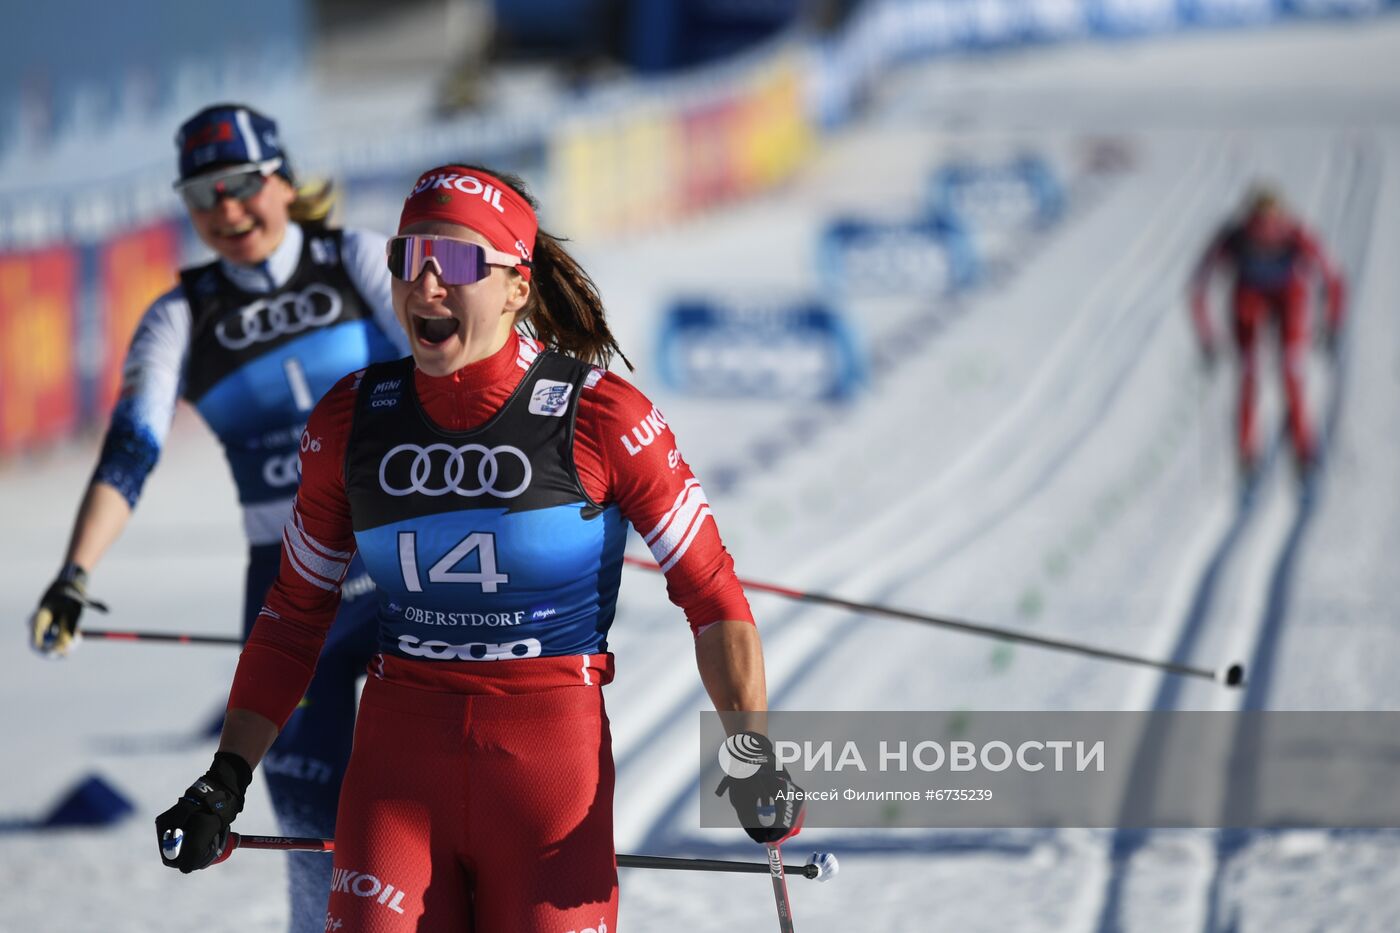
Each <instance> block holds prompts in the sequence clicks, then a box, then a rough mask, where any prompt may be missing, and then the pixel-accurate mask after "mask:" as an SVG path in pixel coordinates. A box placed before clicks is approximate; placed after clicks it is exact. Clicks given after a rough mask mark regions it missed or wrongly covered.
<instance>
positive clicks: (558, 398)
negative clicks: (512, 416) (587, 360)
mask: <svg viewBox="0 0 1400 933" xmlns="http://www.w3.org/2000/svg"><path fill="white" fill-rule="evenodd" d="M573 391H574V387H573V386H572V385H570V384H569V383H567V382H555V381H554V380H553V379H541V380H540V381H539V382H537V383H535V391H534V392H532V393H530V414H532V415H544V416H545V417H548V418H562V417H564V413H565V412H567V411H568V410H569V393H571V392H573Z"/></svg>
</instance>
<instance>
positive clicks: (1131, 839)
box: [1095, 144, 1379, 933]
mask: <svg viewBox="0 0 1400 933" xmlns="http://www.w3.org/2000/svg"><path fill="white" fill-rule="evenodd" d="M1338 148H1339V145H1338V144H1334V145H1333V146H1332V147H1330V149H1329V153H1328V155H1329V157H1330V156H1335V155H1336V154H1337V150H1338ZM1346 156H1347V161H1348V169H1349V173H1348V174H1347V175H1346V176H1345V177H1344V178H1343V179H1341V184H1340V185H1339V187H1341V188H1342V189H1343V190H1344V191H1345V192H1346V196H1345V197H1344V198H1337V199H1331V200H1330V201H1328V202H1326V203H1329V204H1340V205H1341V208H1340V209H1339V210H1338V216H1337V217H1336V218H1333V219H1332V222H1330V223H1329V224H1327V226H1328V227H1333V226H1336V225H1337V224H1340V223H1344V222H1345V221H1346V219H1347V217H1348V215H1349V213H1351V211H1350V209H1351V208H1352V206H1353V201H1354V200H1355V199H1356V198H1357V196H1358V193H1359V192H1361V191H1363V188H1362V181H1363V180H1364V178H1365V172H1366V168H1367V167H1366V166H1365V165H1364V164H1362V162H1363V156H1364V154H1361V153H1354V152H1348V153H1346ZM1329 174H1330V173H1327V172H1323V173H1321V174H1320V175H1319V176H1318V177H1319V178H1327V177H1328V175H1329ZM1378 188H1379V173H1378V171H1377V173H1376V180H1375V183H1374V184H1373V185H1372V186H1371V190H1370V191H1369V192H1368V193H1367V194H1366V195H1365V196H1364V197H1363V201H1366V203H1369V204H1370V205H1371V209H1372V212H1373V210H1374V196H1375V193H1376V190H1378ZM1372 223H1373V219H1372V216H1371V214H1370V213H1368V215H1367V218H1366V220H1365V221H1364V223H1361V224H1359V225H1353V227H1352V228H1350V229H1346V230H1342V231H1335V230H1328V232H1329V234H1332V235H1331V236H1329V237H1328V238H1327V239H1328V240H1329V241H1331V242H1338V240H1339V239H1340V234H1349V236H1348V240H1347V243H1346V246H1345V247H1344V248H1340V249H1338V250H1337V252H1338V253H1339V254H1340V255H1341V256H1343V257H1347V258H1352V259H1353V260H1354V261H1352V262H1348V263H1346V264H1345V267H1344V268H1345V269H1346V272H1347V274H1348V276H1349V277H1351V278H1352V280H1353V281H1355V282H1357V283H1360V282H1361V281H1362V280H1363V279H1362V277H1363V275H1364V271H1365V260H1366V246H1367V245H1368V243H1369V239H1368V237H1369V233H1370V229H1371V225H1372ZM1359 293H1360V289H1359V288H1358V289H1357V290H1356V293H1355V294H1353V295H1352V299H1351V301H1352V307H1353V308H1356V307H1359V302H1357V301H1356V297H1357V295H1359ZM1353 326H1354V325H1353ZM1345 372H1346V368H1345V358H1343V359H1342V360H1341V361H1339V365H1338V368H1337V380H1336V385H1334V388H1333V391H1332V392H1331V393H1330V394H1329V400H1328V404H1327V406H1326V416H1325V422H1324V424H1323V425H1322V427H1323V430H1322V431H1321V432H1319V434H1320V437H1319V440H1320V441H1321V443H1320V444H1319V447H1320V450H1321V460H1322V465H1321V466H1320V468H1319V470H1318V471H1317V472H1316V473H1315V474H1314V475H1313V477H1312V478H1311V479H1310V481H1309V488H1308V489H1307V490H1305V493H1304V495H1303V496H1302V498H1301V500H1300V504H1299V507H1298V508H1297V510H1296V514H1295V515H1294V516H1293V518H1292V520H1291V521H1289V522H1287V523H1285V525H1286V527H1287V528H1288V531H1287V532H1286V533H1285V534H1284V535H1283V536H1282V538H1281V539H1277V538H1274V539H1268V540H1265V541H1263V542H1261V543H1260V544H1259V545H1258V548H1259V549H1260V550H1266V549H1269V548H1277V556H1276V557H1275V558H1273V559H1272V560H1271V561H1270V562H1269V563H1270V564H1271V565H1272V569H1271V570H1270V571H1269V572H1268V573H1266V574H1264V575H1263V579H1264V581H1265V587H1266V594H1267V598H1266V602H1265V608H1264V610H1263V624H1261V625H1260V626H1258V628H1257V630H1256V631H1255V633H1254V636H1253V639H1252V644H1251V645H1250V648H1249V651H1248V656H1249V661H1248V664H1247V667H1246V672H1247V682H1246V685H1245V688H1244V691H1243V695H1242V697H1241V704H1240V705H1241V708H1243V709H1252V710H1258V709H1263V708H1264V703H1265V700H1266V696H1267V691H1268V684H1269V679H1270V665H1269V662H1270V659H1271V657H1272V652H1273V649H1274V647H1275V644H1276V642H1277V633H1278V630H1279V628H1280V627H1281V626H1282V624H1283V622H1284V617H1285V615H1286V612H1287V594H1288V581H1289V579H1290V576H1291V573H1292V571H1293V566H1294V562H1295V558H1296V555H1297V553H1298V550H1299V547H1300V545H1301V542H1302V540H1303V537H1304V535H1305V533H1306V529H1307V527H1308V526H1309V524H1310V521H1311V519H1312V516H1313V514H1314V511H1315V508H1314V507H1315V505H1316V503H1317V501H1318V497H1317V495H1316V492H1317V489H1318V487H1319V486H1320V484H1321V482H1322V480H1324V479H1325V468H1326V467H1325V464H1326V459H1327V457H1326V454H1327V449H1328V446H1329V445H1330V440H1331V436H1332V434H1333V431H1334V429H1335V425H1336V421H1337V418H1338V417H1339V410H1340V405H1341V395H1342V389H1343V388H1344V385H1345ZM1283 446H1284V439H1283V437H1282V435H1281V434H1280V433H1278V432H1275V433H1273V434H1272V435H1271V438H1270V442H1269V446H1268V450H1267V453H1266V455H1265V456H1264V458H1262V460H1261V466H1260V469H1259V474H1258V475H1257V476H1256V478H1255V479H1254V481H1253V484H1252V488H1251V489H1250V490H1247V491H1246V493H1245V494H1244V496H1243V497H1242V499H1241V501H1240V503H1239V506H1238V508H1237V509H1236V513H1235V515H1234V517H1233V519H1232V520H1231V522H1230V524H1229V526H1228V527H1227V528H1226V529H1225V531H1224V533H1223V534H1222V536H1221V538H1220V541H1219V543H1218V544H1217V546H1216V548H1215V549H1214V552H1213V553H1212V556H1211V558H1210V559H1209V560H1208V561H1207V563H1206V565H1205V567H1204V568H1203V570H1202V572H1201V574H1200V577H1199V580H1198V582H1197V584H1196V586H1195V588H1194V593H1193V596H1192V599H1191V604H1190V609H1189V610H1188V612H1187V613H1186V615H1185V617H1184V620H1183V624H1182V626H1181V628H1180V629H1179V630H1178V633H1177V645H1176V648H1175V650H1174V651H1173V652H1172V660H1175V661H1183V662H1185V661H1189V660H1190V659H1191V656H1192V653H1193V651H1194V650H1195V648H1196V643H1197V641H1198V640H1199V639H1200V638H1201V636H1202V635H1203V634H1204V632H1205V631H1206V630H1207V629H1208V628H1211V626H1209V625H1208V624H1207V623H1208V620H1209V619H1210V618H1211V615H1212V609H1213V607H1214V606H1215V603H1216V594H1217V591H1218V588H1219V587H1220V585H1221V582H1222V580H1224V579H1225V578H1226V572H1227V570H1228V567H1229V565H1230V564H1231V563H1232V562H1233V560H1235V559H1237V558H1242V557H1243V556H1244V554H1243V552H1238V553H1237V549H1238V548H1239V546H1240V544H1241V542H1243V541H1245V540H1247V536H1246V532H1247V531H1248V529H1249V527H1250V525H1251V523H1252V522H1254V523H1257V522H1256V519H1257V520H1260V521H1262V517H1261V516H1262V509H1261V503H1263V502H1265V499H1264V496H1265V495H1266V494H1268V493H1269V492H1270V491H1271V490H1268V489H1265V488H1264V484H1265V483H1266V482H1268V481H1270V480H1272V481H1273V484H1274V486H1275V487H1276V486H1277V483H1278V482H1280V481H1281V480H1280V479H1279V478H1278V477H1276V476H1273V475H1272V474H1273V473H1274V471H1275V470H1277V469H1279V468H1280V467H1279V466H1278V463H1279V461H1280V460H1281V459H1282V460H1287V458H1286V457H1283V456H1281V449H1282V447H1283ZM1285 468H1286V467H1285ZM1283 481H1284V482H1286V480H1283ZM1261 668H1262V672H1263V673H1262V676H1261ZM1184 690H1185V685H1184V684H1183V683H1182V681H1181V680H1180V679H1179V678H1174V677H1171V676H1170V675H1162V676H1161V677H1160V678H1159V686H1158V690H1157V695H1156V698H1155V699H1154V701H1153V704H1152V707H1151V708H1152V709H1153V710H1170V709H1175V708H1177V706H1178V704H1179V702H1180V700H1181V695H1182V692H1183V691H1184ZM1160 748H1161V746H1160V744H1158V743H1153V742H1150V741H1146V740H1144V741H1143V742H1141V743H1140V745H1139V751H1138V753H1137V756H1136V758H1135V762H1134V766H1133V772H1132V777H1131V778H1130V784H1129V786H1130V787H1134V788H1139V787H1141V786H1142V785H1145V786H1146V790H1147V791H1148V792H1150V791H1151V788H1152V778H1151V775H1152V773H1153V772H1154V771H1155V770H1156V765H1155V757H1156V754H1157V753H1158V752H1159V751H1160ZM1150 836H1151V833H1150V831H1143V830H1115V831H1113V836H1112V838H1111V841H1110V843H1109V851H1108V853H1107V855H1108V860H1109V865H1110V872H1109V876H1108V881H1107V886H1106V890H1105V893H1104V896H1103V898H1102V900H1101V907H1100V912H1099V919H1098V922H1097V923H1096V924H1095V929H1096V930H1097V931H1098V933H1118V931H1120V930H1123V929H1125V927H1124V926H1123V918H1122V916H1121V913H1122V910H1123V908H1124V901H1123V896H1124V886H1125V885H1126V883H1127V881H1128V875H1129V873H1130V871H1131V868H1132V859H1133V856H1134V855H1136V854H1137V853H1138V852H1140V851H1142V850H1143V849H1144V848H1145V847H1146V846H1147V844H1148V841H1149V839H1150ZM1241 838H1242V836H1241V835H1238V834H1230V833H1219V834H1217V837H1216V843H1215V846H1214V854H1215V864H1214V868H1213V869H1212V870H1211V875H1210V878H1209V880H1208V881H1207V891H1206V916H1205V918H1204V926H1203V929H1204V931H1205V933H1213V931H1215V930H1216V929H1217V928H1218V919H1217V912H1218V901H1219V896H1220V895H1219V887H1220V885H1221V883H1222V881H1223V878H1224V873H1225V871H1226V868H1227V863H1228V860H1229V858H1230V857H1231V855H1232V854H1233V853H1234V852H1235V851H1237V850H1238V848H1239V847H1240V845H1241ZM1236 923H1237V918H1233V917H1232V918H1231V919H1230V921H1229V926H1228V929H1234V928H1235V926H1236Z"/></svg>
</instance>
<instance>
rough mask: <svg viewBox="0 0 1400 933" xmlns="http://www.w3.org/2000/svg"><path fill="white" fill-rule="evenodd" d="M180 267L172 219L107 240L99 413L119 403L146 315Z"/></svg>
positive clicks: (102, 268)
mask: <svg viewBox="0 0 1400 933" xmlns="http://www.w3.org/2000/svg"><path fill="white" fill-rule="evenodd" d="M179 268H180V238H179V227H178V225H177V224H176V223H175V222H173V221H172V222H166V223H161V224H157V225H155V226H151V227H146V228H145V229H142V230H137V231H135V232H132V233H127V234H123V235H121V236H117V237H113V238H112V239H111V240H109V241H108V242H107V243H105V244H104V245H103V246H102V249H101V258H100V259H99V261H98V276H99V279H98V292H97V294H98V303H99V308H100V319H101V321H102V329H103V335H102V368H101V371H100V373H101V374H100V375H99V377H98V380H99V381H98V385H97V402H96V415H97V417H98V418H105V417H106V416H107V414H108V413H109V412H110V411H111V410H112V405H113V404H115V403H116V400H117V391H118V390H119V389H120V388H121V376H122V361H123V360H124V359H125V358H126V351H127V347H128V346H129V345H130V343H131V335H132V334H133V333H135V331H136V325H137V324H138V323H139V322H140V320H141V315H142V314H143V313H144V312H145V310H146V308H147V307H148V306H149V305H150V303H151V302H152V301H153V300H155V298H157V297H158V296H159V295H160V294H161V293H163V292H165V291H167V290H168V289H170V288H171V287H172V286H173V285H174V284H175V276H176V274H177V273H178V272H179Z"/></svg>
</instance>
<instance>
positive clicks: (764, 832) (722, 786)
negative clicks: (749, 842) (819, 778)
mask: <svg viewBox="0 0 1400 933" xmlns="http://www.w3.org/2000/svg"><path fill="white" fill-rule="evenodd" d="M777 760H778V759H777V756H776V755H775V754H774V753H773V743H772V742H770V741H769V740H768V736H766V735H763V734H761V733H758V732H737V733H735V734H734V735H731V736H730V737H729V738H728V739H726V740H725V742H724V748H723V749H722V750H721V751H720V765H721V766H722V767H723V768H724V772H725V776H724V778H723V780H721V781H720V782H719V786H718V787H716V788H715V796H716V797H718V796H720V795H721V794H724V793H725V792H728V794H729V804H730V806H732V807H733V808H734V812H735V813H737V814H738V815H739V824H740V825H741V826H743V827H744V832H746V833H748V834H749V837H750V838H751V839H753V841H754V842H757V843H759V844H760V845H771V844H773V843H778V842H782V841H783V840H785V839H787V838H788V837H790V836H795V835H797V833H798V831H799V830H800V829H801V828H802V818H803V816H804V815H805V814H806V810H807V805H806V804H805V803H804V802H803V801H802V799H801V795H802V788H800V787H798V786H797V785H796V784H794V783H793V782H792V778H791V777H789V776H788V773H787V772H786V771H785V770H783V769H782V768H779V767H778V765H777Z"/></svg>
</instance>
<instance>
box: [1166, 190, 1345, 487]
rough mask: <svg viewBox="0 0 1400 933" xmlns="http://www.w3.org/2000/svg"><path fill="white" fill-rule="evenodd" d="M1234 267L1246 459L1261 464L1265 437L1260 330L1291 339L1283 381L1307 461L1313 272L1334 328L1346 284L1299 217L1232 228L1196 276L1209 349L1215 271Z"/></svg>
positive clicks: (1296, 446) (1298, 448)
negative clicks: (1209, 299) (1272, 329)
mask: <svg viewBox="0 0 1400 933" xmlns="http://www.w3.org/2000/svg"><path fill="white" fill-rule="evenodd" d="M1220 268H1229V269H1230V271H1231V272H1232V273H1233V274H1234V276H1235V282H1234V289H1233V298H1232V309H1233V318H1234V336H1235V345H1236V347H1237V348H1238V350H1239V354H1240V362H1241V367H1240V398H1239V421H1238V436H1237V441H1238V444H1239V454H1240V459H1241V461H1242V462H1244V463H1253V462H1254V461H1255V459H1256V458H1257V457H1258V453H1259V442H1258V436H1257V429H1256V426H1255V409H1256V403H1255V397H1256V395H1257V388H1258V387H1257V383H1258V356H1259V354H1258V342H1259V333H1260V331H1261V330H1262V329H1263V328H1264V327H1265V326H1266V325H1269V324H1273V325H1274V326H1276V327H1277V328H1278V329H1279V332H1280V336H1281V337H1282V344H1283V359H1282V363H1283V386H1284V394H1285V396H1286V398H1287V404H1288V433H1289V437H1290V439H1291V440H1292V443H1293V451H1294V454H1295V456H1296V457H1297V458H1298V460H1299V461H1300V462H1304V463H1307V462H1310V461H1311V460H1312V458H1313V456H1314V454H1315V452H1316V451H1315V450H1314V444H1315V439H1314V437H1313V431H1312V427H1311V425H1310V424H1309V421H1308V413H1307V404H1306V398H1305V396H1304V391H1303V370H1304V365H1305V362H1306V359H1307V350H1308V345H1309V342H1308V336H1309V327H1308V281H1309V277H1308V273H1309V272H1310V271H1316V273H1317V274H1318V275H1320V276H1321V278H1322V280H1323V282H1324V283H1325V285H1326V289H1327V308H1326V326H1327V328H1328V332H1329V333H1335V332H1336V331H1337V329H1338V328H1339V327H1341V323H1342V313H1343V302H1344V292H1345V288H1344V283H1343V281H1342V277H1341V276H1340V274H1338V273H1337V271H1336V270H1335V269H1334V268H1333V266H1332V264H1331V262H1329V261H1328V258H1327V255H1326V254H1325V253H1324V252H1323V250H1322V248H1321V247H1320V246H1319V245H1318V242H1317V240H1316V239H1315V238H1314V237H1313V235H1312V234H1311V233H1310V232H1309V231H1308V230H1307V229H1306V228H1305V227H1304V226H1303V225H1302V224H1300V223H1298V222H1297V221H1296V220H1293V219H1292V218H1289V217H1286V216H1283V215H1275V216H1267V217H1251V218H1247V219H1246V220H1245V221H1243V222H1240V223H1235V224H1231V225H1229V226H1227V227H1226V228H1225V229H1224V230H1222V231H1221V232H1220V233H1219V234H1218V235H1217V236H1216V237H1215V239H1214V240H1213V241H1212V243H1211V245H1210V248H1209V249H1207V250H1206V254H1205V256H1204V257H1203V258H1202V259H1201V261H1200V264H1199V265H1198V266H1197V269H1196V274H1195V276H1194V277H1193V281H1192V296H1191V312H1192V318H1193V320H1194V321H1195V325H1196V332H1197V336H1198V338H1199V339H1200V342H1201V345H1202V346H1203V347H1205V348H1206V349H1207V351H1213V350H1214V347H1215V338H1214V335H1213V332H1212V328H1211V325H1210V318H1209V314H1208V311H1207V308H1206V291H1207V287H1208V285H1209V281H1210V277H1211V275H1212V274H1213V273H1214V272H1215V271H1216V270H1217V269H1220Z"/></svg>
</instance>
